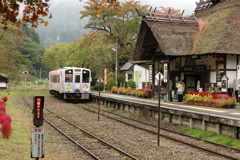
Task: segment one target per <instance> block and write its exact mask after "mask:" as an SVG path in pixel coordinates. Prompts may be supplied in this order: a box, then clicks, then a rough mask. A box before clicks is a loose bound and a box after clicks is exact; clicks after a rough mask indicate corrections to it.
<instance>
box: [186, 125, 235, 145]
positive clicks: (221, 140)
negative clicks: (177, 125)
mask: <svg viewBox="0 0 240 160" xmlns="http://www.w3.org/2000/svg"><path fill="white" fill-rule="evenodd" d="M182 130H185V131H188V134H190V135H192V136H194V137H198V138H202V139H205V140H207V141H210V142H214V143H218V144H222V145H226V146H230V147H233V148H240V141H239V140H234V139H232V138H231V137H230V136H227V135H217V133H216V132H207V131H203V130H201V129H196V128H182ZM200 143H202V141H200Z"/></svg>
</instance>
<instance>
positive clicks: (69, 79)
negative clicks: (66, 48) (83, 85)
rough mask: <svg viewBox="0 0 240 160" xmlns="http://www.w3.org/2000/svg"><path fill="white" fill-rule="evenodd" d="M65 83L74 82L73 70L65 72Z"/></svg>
mask: <svg viewBox="0 0 240 160" xmlns="http://www.w3.org/2000/svg"><path fill="white" fill-rule="evenodd" d="M65 82H73V70H72V69H68V70H66V71H65Z"/></svg>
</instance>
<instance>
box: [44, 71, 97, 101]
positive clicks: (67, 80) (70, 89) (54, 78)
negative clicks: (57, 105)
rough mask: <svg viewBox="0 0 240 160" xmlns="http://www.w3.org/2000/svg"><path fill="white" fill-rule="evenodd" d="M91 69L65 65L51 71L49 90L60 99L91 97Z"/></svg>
mask: <svg viewBox="0 0 240 160" xmlns="http://www.w3.org/2000/svg"><path fill="white" fill-rule="evenodd" d="M91 80H92V78H91V71H90V70H89V69H86V68H78V67H64V68H60V69H58V70H54V71H50V72H49V91H50V94H51V95H54V96H56V97H58V98H60V99H80V100H81V99H83V100H87V99H90V94H91Z"/></svg>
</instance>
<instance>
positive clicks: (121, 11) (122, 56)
mask: <svg viewBox="0 0 240 160" xmlns="http://www.w3.org/2000/svg"><path fill="white" fill-rule="evenodd" d="M139 3H140V2H139V1H133V0H130V1H125V2H123V3H119V5H118V9H117V10H116V9H115V8H108V5H107V4H105V5H103V6H105V9H103V10H102V12H101V14H99V11H98V10H96V9H95V8H96V4H95V3H92V2H88V3H87V4H88V6H85V10H84V11H81V12H80V13H81V14H82V16H81V17H80V18H81V19H82V18H85V17H90V20H89V23H88V24H86V25H85V28H88V29H92V30H93V31H103V32H106V33H107V34H108V35H109V38H111V39H112V43H115V42H116V38H117V41H118V44H119V63H120V64H124V63H125V62H126V61H128V60H129V59H130V58H131V57H132V53H133V49H134V45H135V43H136V39H137V34H138V31H139V28H140V22H141V17H140V16H139V15H138V14H137V12H136V10H135V8H138V9H141V10H143V11H146V10H147V7H148V5H144V6H142V5H140V4H139ZM106 8H108V9H106Z"/></svg>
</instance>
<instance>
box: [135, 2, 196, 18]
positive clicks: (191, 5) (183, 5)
mask: <svg viewBox="0 0 240 160" xmlns="http://www.w3.org/2000/svg"><path fill="white" fill-rule="evenodd" d="M139 1H141V4H142V5H144V4H147V5H150V6H152V8H155V7H160V6H163V7H173V8H174V9H180V10H181V11H183V10H185V11H184V15H192V13H194V9H195V8H196V1H197V2H199V0H139Z"/></svg>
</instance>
